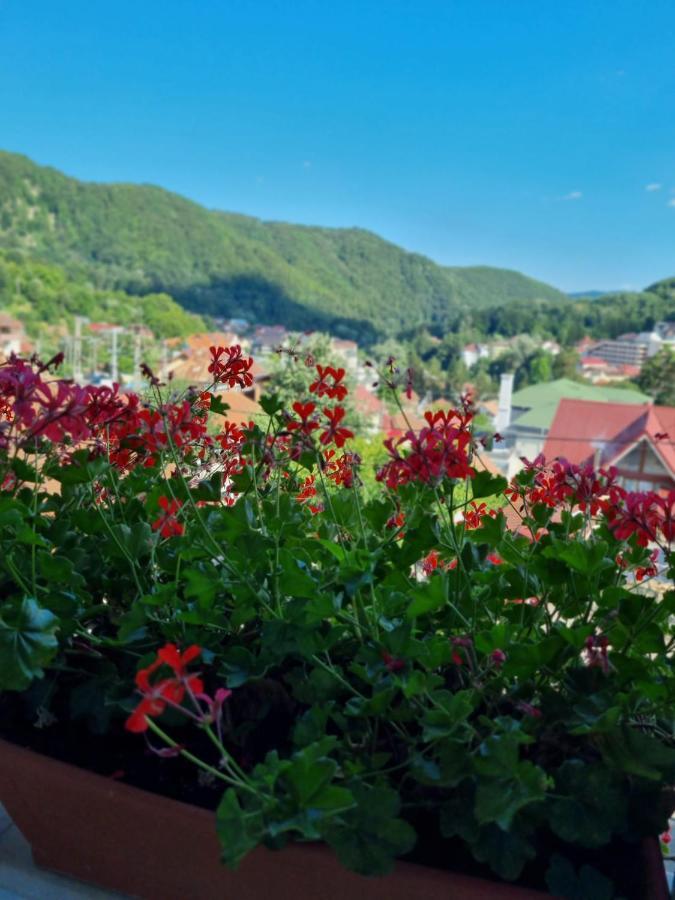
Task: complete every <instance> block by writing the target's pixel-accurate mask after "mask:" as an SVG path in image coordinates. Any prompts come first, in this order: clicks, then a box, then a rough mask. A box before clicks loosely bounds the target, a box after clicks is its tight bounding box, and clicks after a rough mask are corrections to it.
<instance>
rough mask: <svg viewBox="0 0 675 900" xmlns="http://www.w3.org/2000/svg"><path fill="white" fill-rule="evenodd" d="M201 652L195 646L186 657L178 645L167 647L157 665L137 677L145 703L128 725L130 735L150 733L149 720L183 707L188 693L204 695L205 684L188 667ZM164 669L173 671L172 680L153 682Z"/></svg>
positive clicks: (163, 679)
mask: <svg viewBox="0 0 675 900" xmlns="http://www.w3.org/2000/svg"><path fill="white" fill-rule="evenodd" d="M201 652H202V651H201V647H197V646H196V644H193V645H192V646H191V647H188V648H187V650H185V651H184V652H183V653H181V652H180V650H179V649H178V648H177V647H176V645H175V644H166V645H165V646H164V647H162V648H161V650H158V651H157V658H156V659H155V661H154V662H153V663H151V664H150V665H149V666H147V668H145V669H141V670H140V672H138V673H137V675H136V687H137V688H138V690H139V691H140V693H141V694H142V695H143V699H142V700H141V702H140V703H139V704H138V706H137V707H136V709H135V710H134V711H133V713H132V714H131V715H130V716H129V718H128V719H127V721H126V726H125V727H126V728H127V730H128V731H135V732H142V731H147V729H148V723H147V719H148V718H155V717H156V716H161V715H162V713H163V712H164V710H165V709H166V707H167V706H172V707H180V704H181V703H182V702H183V699H184V697H185V694H186V693H188V694H191V695H192V696H196V695H198V694H203V692H204V684H203V682H202V680H201V678H199V676H197V675H189V674H188V672H187V666H188V664H189V663H191V662H192V661H193V660H194V659H197V657H198V656H200V654H201ZM161 666H167V667H168V668H170V669H171V670H172V671H173V676H172V677H170V678H162V679H160V680H159V681H154V682H153V681H151V680H150V679H151V676H152V675H154V673H155V672H156V671H157V669H159V668H160V667H161Z"/></svg>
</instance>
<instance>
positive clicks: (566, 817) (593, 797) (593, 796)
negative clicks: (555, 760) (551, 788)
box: [548, 759, 627, 847]
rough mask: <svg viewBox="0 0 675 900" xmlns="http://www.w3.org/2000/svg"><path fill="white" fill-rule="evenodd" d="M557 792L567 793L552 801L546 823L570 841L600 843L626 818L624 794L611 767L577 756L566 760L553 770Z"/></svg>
mask: <svg viewBox="0 0 675 900" xmlns="http://www.w3.org/2000/svg"><path fill="white" fill-rule="evenodd" d="M555 783H556V794H559V795H567V796H562V797H561V798H559V799H555V800H553V801H552V803H551V806H550V811H549V814H548V816H549V824H550V826H551V828H552V830H553V831H554V832H555V833H556V834H557V835H558V837H561V838H562V839H563V840H564V841H567V842H568V843H570V844H581V845H582V846H584V847H602V846H603V845H604V844H607V843H609V841H610V840H611V837H612V834H613V833H615V832H619V831H621V830H622V828H623V826H624V824H625V820H626V813H627V807H626V798H625V793H624V791H623V790H622V789H621V788H620V787H619V786H618V785H617V784H616V780H615V779H614V778H613V776H612V773H611V771H609V770H608V769H607V768H606V767H605V766H601V765H598V764H595V765H589V764H588V763H584V762H582V761H581V760H579V759H571V760H567V761H566V762H565V763H563V765H562V766H561V767H560V769H559V770H558V773H557V774H556V779H555Z"/></svg>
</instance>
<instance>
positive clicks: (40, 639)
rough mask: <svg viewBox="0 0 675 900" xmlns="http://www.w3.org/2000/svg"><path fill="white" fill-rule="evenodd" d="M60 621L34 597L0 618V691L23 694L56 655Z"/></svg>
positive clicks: (40, 675)
mask: <svg viewBox="0 0 675 900" xmlns="http://www.w3.org/2000/svg"><path fill="white" fill-rule="evenodd" d="M58 627H59V620H58V619H57V617H56V616H55V615H54V614H53V613H52V612H50V611H49V610H48V609H43V608H42V607H41V606H40V605H39V604H38V603H37V601H36V600H34V599H33V597H26V598H25V599H24V600H23V601H22V603H21V606H20V607H19V608H18V609H15V610H11V609H10V610H9V611H8V612H6V613H5V614H4V615H3V616H0V689H5V690H13V691H22V690H25V689H26V688H27V687H28V685H29V684H30V683H31V681H33V679H34V678H42V675H43V666H46V665H47V664H48V663H49V662H51V660H52V659H53V658H54V656H55V655H56V651H57V649H58V641H57V639H56V630H57V628H58Z"/></svg>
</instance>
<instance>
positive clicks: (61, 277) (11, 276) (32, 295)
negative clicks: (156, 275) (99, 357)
mask: <svg viewBox="0 0 675 900" xmlns="http://www.w3.org/2000/svg"><path fill="white" fill-rule="evenodd" d="M0 311H1V312H8V313H10V314H11V315H13V316H16V317H17V318H18V319H19V320H20V321H21V322H22V323H23V324H24V326H25V327H26V329H27V331H28V333H29V334H31V335H32V336H38V335H41V336H43V337H44V336H45V332H46V330H47V329H48V327H49V326H54V325H59V326H61V325H65V326H67V327H69V328H70V330H71V331H72V324H73V319H74V317H75V316H86V317H87V318H89V319H90V320H91V321H92V322H109V323H110V324H113V325H125V326H129V325H134V324H137V325H145V326H147V327H148V328H150V329H151V330H152V331H153V332H154V334H155V335H156V336H157V337H160V338H164V337H180V336H184V335H187V334H192V333H194V332H195V331H199V330H200V329H203V328H204V323H203V321H202V319H201V318H200V317H199V316H196V315H193V314H191V313H188V312H186V311H185V310H184V309H183V308H182V307H181V306H179V305H178V304H177V303H176V302H175V301H174V300H172V299H171V297H169V296H168V295H167V294H145V295H143V296H133V295H130V294H126V293H124V292H123V291H120V290H102V289H99V288H95V287H93V286H92V284H91V281H90V279H89V278H87V277H86V276H85V275H84V274H83V273H82V272H80V273H66V272H65V271H64V270H63V269H61V268H60V267H58V266H54V265H47V264H45V263H39V262H35V261H34V260H31V259H27V258H26V257H25V256H24V255H23V254H22V253H18V252H12V251H4V252H3V251H2V250H0Z"/></svg>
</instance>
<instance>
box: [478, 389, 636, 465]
mask: <svg viewBox="0 0 675 900" xmlns="http://www.w3.org/2000/svg"><path fill="white" fill-rule="evenodd" d="M512 379H513V376H512V375H509V374H505V375H502V381H501V385H500V395H499V411H498V413H497V421H496V430H497V431H498V432H499V433H500V434H501V435H502V438H503V442H502V443H501V444H499V445H498V447H499V449H498V450H496V451H493V459H494V461H495V462H498V463H499V464H500V465H501V466H502V469H503V471H505V473H506V474H507V475H508V476H509V477H511V476H512V475H514V474H515V473H516V472H517V471H519V469H521V468H522V461H521V460H522V458H523V457H524V458H526V459H534V458H535V457H536V456H538V455H539V454H540V453H541V452H542V451H543V450H544V445H545V443H546V438H547V437H548V432H549V429H550V427H551V423H552V422H553V420H554V418H555V414H556V412H557V409H558V404H559V403H560V401H561V400H563V399H570V400H593V401H596V402H597V403H614V404H616V405H628V406H637V407H642V408H644V407H645V406H647V405H648V404H650V403H651V398H650V397H648V396H647V395H646V394H642V393H640V392H639V391H633V390H623V389H621V388H611V387H599V386H596V385H590V384H585V383H583V382H577V381H572V380H571V379H568V378H559V379H557V380H556V381H548V382H542V383H541V384H533V385H530V386H529V387H526V388H522V389H521V390H519V391H516V392H515V393H513V394H511V383H512Z"/></svg>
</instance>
